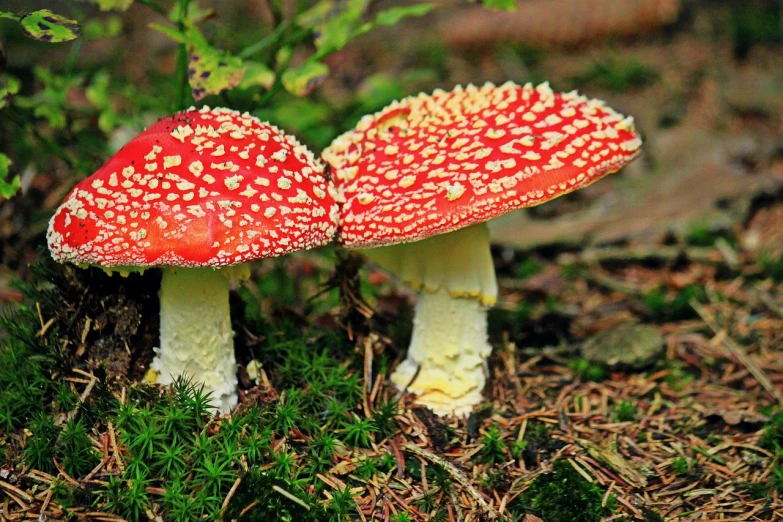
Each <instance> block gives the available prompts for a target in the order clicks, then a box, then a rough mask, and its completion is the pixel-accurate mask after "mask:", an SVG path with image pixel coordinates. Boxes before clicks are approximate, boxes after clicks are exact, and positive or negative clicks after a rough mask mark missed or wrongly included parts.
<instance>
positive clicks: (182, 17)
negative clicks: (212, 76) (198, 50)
mask: <svg viewBox="0 0 783 522" xmlns="http://www.w3.org/2000/svg"><path fill="white" fill-rule="evenodd" d="M189 4H190V0H179V20H177V26H179V30H180V31H183V32H184V31H185V21H186V20H187V15H188V6H189ZM187 89H188V50H187V47H186V44H184V43H181V44H179V48H178V49H177V94H176V96H177V100H176V106H175V107H174V108H175V110H177V111H181V110H183V109H186V108H187V107H186V104H187V101H186V99H187Z"/></svg>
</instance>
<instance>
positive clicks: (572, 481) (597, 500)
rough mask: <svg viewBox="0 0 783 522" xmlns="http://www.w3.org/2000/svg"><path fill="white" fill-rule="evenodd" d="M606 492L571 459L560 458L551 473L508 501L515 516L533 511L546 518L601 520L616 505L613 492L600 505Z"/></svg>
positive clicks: (561, 521)
mask: <svg viewBox="0 0 783 522" xmlns="http://www.w3.org/2000/svg"><path fill="white" fill-rule="evenodd" d="M603 497H604V492H603V491H601V488H599V487H598V486H597V485H595V484H591V483H590V482H588V481H587V480H585V478H584V477H583V476H582V475H580V474H579V472H577V471H576V470H575V469H574V468H573V467H572V466H571V465H570V464H569V463H568V462H566V461H564V460H558V461H557V462H555V463H554V465H553V466H552V473H547V474H545V475H540V476H539V477H538V478H536V480H534V481H533V483H532V484H530V487H529V488H528V489H526V490H525V491H524V492H523V493H522V494H521V495H520V496H518V497H517V498H516V499H515V500H514V501H513V502H511V503H510V504H509V508H508V509H509V512H510V513H511V514H512V516H516V517H520V518H521V515H523V514H526V513H530V514H533V515H536V516H538V517H541V518H543V519H544V520H545V521H546V522H598V521H599V520H601V518H602V517H605V516H607V515H610V514H611V513H612V511H613V510H614V508H615V500H614V497H613V496H611V495H610V497H609V501H608V502H607V505H606V507H604V506H601V501H602V500H603Z"/></svg>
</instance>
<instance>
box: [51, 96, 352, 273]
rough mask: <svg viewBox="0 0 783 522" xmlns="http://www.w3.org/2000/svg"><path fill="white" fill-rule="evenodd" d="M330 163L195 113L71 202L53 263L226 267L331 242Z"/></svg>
mask: <svg viewBox="0 0 783 522" xmlns="http://www.w3.org/2000/svg"><path fill="white" fill-rule="evenodd" d="M330 190H331V188H330V187H329V186H328V183H327V180H326V178H325V176H324V173H323V165H322V164H321V163H320V162H319V161H318V160H317V159H315V158H314V157H313V154H312V153H311V152H310V151H309V150H307V148H305V147H304V146H302V145H300V144H299V143H298V142H297V141H296V140H295V139H294V138H293V137H291V136H289V135H286V134H285V133H283V132H282V131H280V130H279V129H277V128H276V127H274V126H272V125H270V124H268V123H265V122H262V121H260V120H258V119H257V118H255V117H252V116H250V115H248V114H246V113H245V114H240V113H239V112H236V111H231V110H228V109H209V108H208V107H205V108H203V109H200V110H197V109H190V110H187V111H184V112H180V113H177V114H175V115H173V116H170V117H167V118H164V119H162V120H161V121H159V122H157V123H156V124H154V125H152V126H151V127H149V128H148V129H147V130H145V131H144V132H142V133H141V134H139V135H138V136H137V137H136V138H134V139H133V140H132V141H131V142H129V143H128V144H127V145H126V146H125V147H123V148H122V149H121V150H120V151H119V152H117V154H115V155H114V156H113V157H112V158H111V159H110V160H109V161H108V162H107V163H106V164H105V165H104V166H103V167H101V168H100V169H99V170H98V171H97V172H96V173H95V174H93V175H92V176H91V177H89V178H87V179H85V180H83V181H81V182H80V183H79V184H78V185H76V187H75V188H74V189H73V190H72V191H71V193H70V194H69V195H68V196H67V197H66V198H65V201H64V202H63V203H62V205H61V206H60V208H58V209H57V212H56V213H55V215H54V217H53V218H52V220H51V222H50V223H49V231H48V234H47V239H48V243H49V249H50V250H51V252H52V256H53V257H54V258H55V259H56V260H58V261H61V262H64V261H70V262H73V263H87V264H96V265H102V266H159V265H175V266H189V267H197V266H225V265H233V264H237V263H243V262H246V261H251V260H253V259H257V258H263V257H273V256H278V255H282V254H285V253H287V252H291V251H294V250H303V249H307V248H312V247H316V246H319V245H322V244H324V243H327V242H328V241H330V240H331V238H332V237H333V236H334V233H335V231H336V228H337V225H336V223H337V217H338V209H337V204H336V202H335V200H334V197H333V194H332V193H331V192H330Z"/></svg>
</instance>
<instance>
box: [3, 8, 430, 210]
mask: <svg viewBox="0 0 783 522" xmlns="http://www.w3.org/2000/svg"><path fill="white" fill-rule="evenodd" d="M91 3H92V4H95V5H96V6H97V7H98V8H99V9H100V10H101V11H124V10H127V9H138V10H151V11H152V12H154V13H155V15H153V16H162V17H164V19H163V21H162V23H155V24H152V25H151V26H150V27H149V29H148V30H149V31H152V32H153V33H154V32H155V31H158V32H162V33H163V34H164V35H166V36H167V37H168V38H170V39H171V40H173V41H174V43H175V44H176V45H177V52H176V64H175V70H174V72H173V75H172V74H168V73H167V72H166V69H167V68H166V67H164V66H162V65H161V63H156V62H151V63H150V64H148V65H147V66H145V69H146V72H147V78H146V81H145V82H143V83H142V84H135V83H134V82H135V80H131V79H130V78H129V76H128V70H127V67H126V64H125V63H123V62H122V61H118V60H115V59H114V58H115V56H117V53H118V52H120V51H121V49H120V48H119V47H118V40H117V39H118V38H121V37H122V35H123V30H124V29H123V22H122V19H121V18H120V17H119V16H118V15H116V14H100V13H97V12H96V9H95V8H90V7H89V6H88V5H83V6H74V7H73V8H72V9H71V12H70V14H69V16H70V17H72V18H75V20H71V19H70V18H65V17H63V16H61V15H58V14H57V13H52V12H50V11H46V10H42V11H34V12H31V13H19V14H16V13H6V12H3V11H0V23H2V24H3V28H4V29H5V28H6V26H8V29H9V31H8V32H7V34H6V35H4V37H5V39H6V41H7V42H9V45H8V47H7V49H9V52H13V51H14V50H16V49H31V51H32V52H34V53H36V54H40V53H41V51H39V50H38V49H36V48H35V47H30V46H31V45H32V46H35V45H45V44H43V43H41V44H37V43H35V42H32V43H27V44H25V43H23V42H22V41H23V40H24V39H25V38H24V37H25V36H27V37H34V38H36V39H38V40H41V41H47V42H52V43H55V42H60V44H59V45H63V46H65V48H64V52H65V54H64V56H65V59H64V60H43V61H41V62H40V63H38V64H34V63H30V64H29V65H25V66H21V65H15V66H13V67H10V68H8V69H6V70H2V68H0V110H2V111H3V113H2V118H0V150H2V151H3V153H4V156H3V158H5V159H2V160H0V168H1V169H2V170H1V171H0V174H2V176H0V190H1V192H0V195H2V196H3V197H10V196H11V195H13V194H14V193H15V192H16V191H17V190H18V189H19V187H20V184H19V182H18V179H19V178H18V177H17V175H18V173H19V171H21V170H23V169H26V168H28V166H33V167H34V168H35V169H36V170H38V171H53V170H56V169H61V170H62V169H63V168H64V169H67V171H69V172H70V173H71V174H70V175H72V176H73V177H74V181H75V180H76V179H78V178H80V177H83V176H86V175H88V174H90V173H92V172H94V171H95V170H96V168H97V167H98V166H99V165H100V164H101V163H103V162H104V161H105V160H106V158H107V157H108V156H109V155H111V154H112V153H113V152H115V151H116V150H117V149H118V148H119V147H120V146H121V145H122V144H124V143H125V142H126V141H127V140H128V139H129V138H131V137H132V136H133V135H135V134H136V133H138V132H139V131H141V130H142V129H143V128H144V127H146V126H147V125H149V124H150V123H152V122H153V121H155V120H156V119H157V118H160V117H162V116H165V115H167V114H170V113H171V112H173V111H175V110H180V109H184V108H186V107H188V106H190V105H193V104H195V103H199V104H200V103H205V104H209V105H211V106H216V105H218V106H228V107H231V108H234V109H238V110H246V111H250V112H251V113H253V114H254V115H256V116H259V117H261V118H262V119H265V120H270V121H271V122H272V123H274V124H276V125H280V126H281V127H283V128H285V129H286V130H288V131H291V132H294V133H297V134H298V135H299V137H300V139H302V141H304V142H305V143H307V144H308V145H311V146H315V147H319V148H320V147H324V146H325V145H326V144H328V143H329V141H331V140H332V139H333V138H334V137H335V136H336V135H337V134H338V133H339V132H340V131H342V130H344V129H346V128H348V127H349V126H350V125H352V124H353V123H355V121H357V120H358V118H359V117H361V115H363V114H365V113H366V112H369V111H374V110H377V109H379V108H380V107H382V106H383V105H385V104H387V103H389V102H390V101H392V99H394V98H399V97H401V96H403V95H405V94H407V93H408V92H409V91H410V88H406V86H405V83H406V82H409V81H415V78H414V79H413V80H411V78H410V77H411V75H406V76H409V77H403V78H399V79H396V78H391V77H389V76H383V75H377V76H370V77H369V78H367V80H366V81H365V83H364V84H362V85H361V86H360V87H359V89H358V90H357V91H356V96H355V97H352V98H350V99H347V100H345V101H344V102H341V103H334V102H333V101H331V102H327V100H326V99H325V98H324V96H323V95H322V94H320V93H318V92H317V90H318V87H319V86H320V85H321V83H322V82H323V80H324V78H325V77H326V76H328V75H330V74H333V73H334V71H330V69H329V67H328V66H327V65H326V64H325V63H324V61H323V60H324V59H325V58H326V57H327V56H329V55H330V54H332V53H334V52H335V51H337V50H340V49H342V48H343V47H345V46H346V45H348V44H350V43H351V42H352V41H353V40H355V39H356V38H358V37H359V36H361V35H362V34H364V33H366V32H368V31H370V30H372V29H373V28H375V27H377V26H390V25H394V24H397V23H398V22H400V21H401V20H403V19H405V18H407V17H411V16H414V17H415V16H422V15H424V14H426V13H428V12H429V11H431V10H432V9H434V8H435V7H436V6H435V4H432V3H416V4H411V5H407V6H397V7H391V8H388V9H380V10H378V9H375V8H374V6H371V5H370V0H343V1H335V0H321V1H318V2H309V3H307V4H299V11H298V12H296V13H287V12H286V13H284V12H283V9H284V6H283V5H282V4H280V3H278V2H272V3H270V4H269V7H270V10H271V12H270V17H271V19H270V21H269V22H268V23H267V24H264V25H261V26H258V25H246V26H242V27H239V28H237V29H236V30H235V28H233V27H227V26H226V25H225V24H221V23H220V22H219V21H218V19H217V18H216V13H215V11H214V10H213V9H208V8H205V7H202V6H201V5H199V4H198V2H197V1H196V0H169V1H166V2H163V1H158V0H137V1H135V2H134V1H133V0H91ZM292 15H293V16H292ZM3 19H8V20H3ZM153 19H154V18H153ZM14 22H16V25H14ZM79 30H81V38H77V37H78V36H79ZM153 33H151V35H150V36H152V34H153ZM69 40H73V41H70V42H69ZM102 41H106V47H105V48H106V49H114V51H113V52H111V53H109V54H107V55H105V57H104V58H101V59H98V60H94V59H89V60H82V56H83V53H84V48H85V46H86V45H88V43H89V42H96V44H95V45H98V44H100V43H101V42H102ZM12 44H13V45H12ZM90 45H92V44H90ZM2 52H3V51H2V50H0V58H3V57H2ZM58 52H59V53H62V52H63V50H60V51H58ZM60 55H62V54H60ZM5 61H6V60H5V59H0V65H2V64H4V63H5ZM11 63H14V61H11Z"/></svg>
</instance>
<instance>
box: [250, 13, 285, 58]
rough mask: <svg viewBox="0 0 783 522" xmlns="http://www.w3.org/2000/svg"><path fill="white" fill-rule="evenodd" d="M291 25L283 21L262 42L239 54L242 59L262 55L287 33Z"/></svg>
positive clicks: (251, 45)
mask: <svg viewBox="0 0 783 522" xmlns="http://www.w3.org/2000/svg"><path fill="white" fill-rule="evenodd" d="M289 25H290V23H289V22H288V21H283V22H281V23H280V25H278V26H277V27H275V30H274V31H272V32H271V33H269V34H268V35H266V36H265V37H263V38H262V39H261V40H259V41H257V42H256V43H254V44H250V45H248V46H247V47H245V48H244V49H242V51H241V52H240V53H239V57H240V58H242V59H246V58H250V57H251V56H255V55H256V54H258V53H260V52H261V51H263V50H264V49H266V48H267V47H269V46H270V45H272V44H273V43H274V42H275V40H277V39H278V38H279V37H280V35H281V34H282V33H283V31H285V29H286V27H287V26H289Z"/></svg>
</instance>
